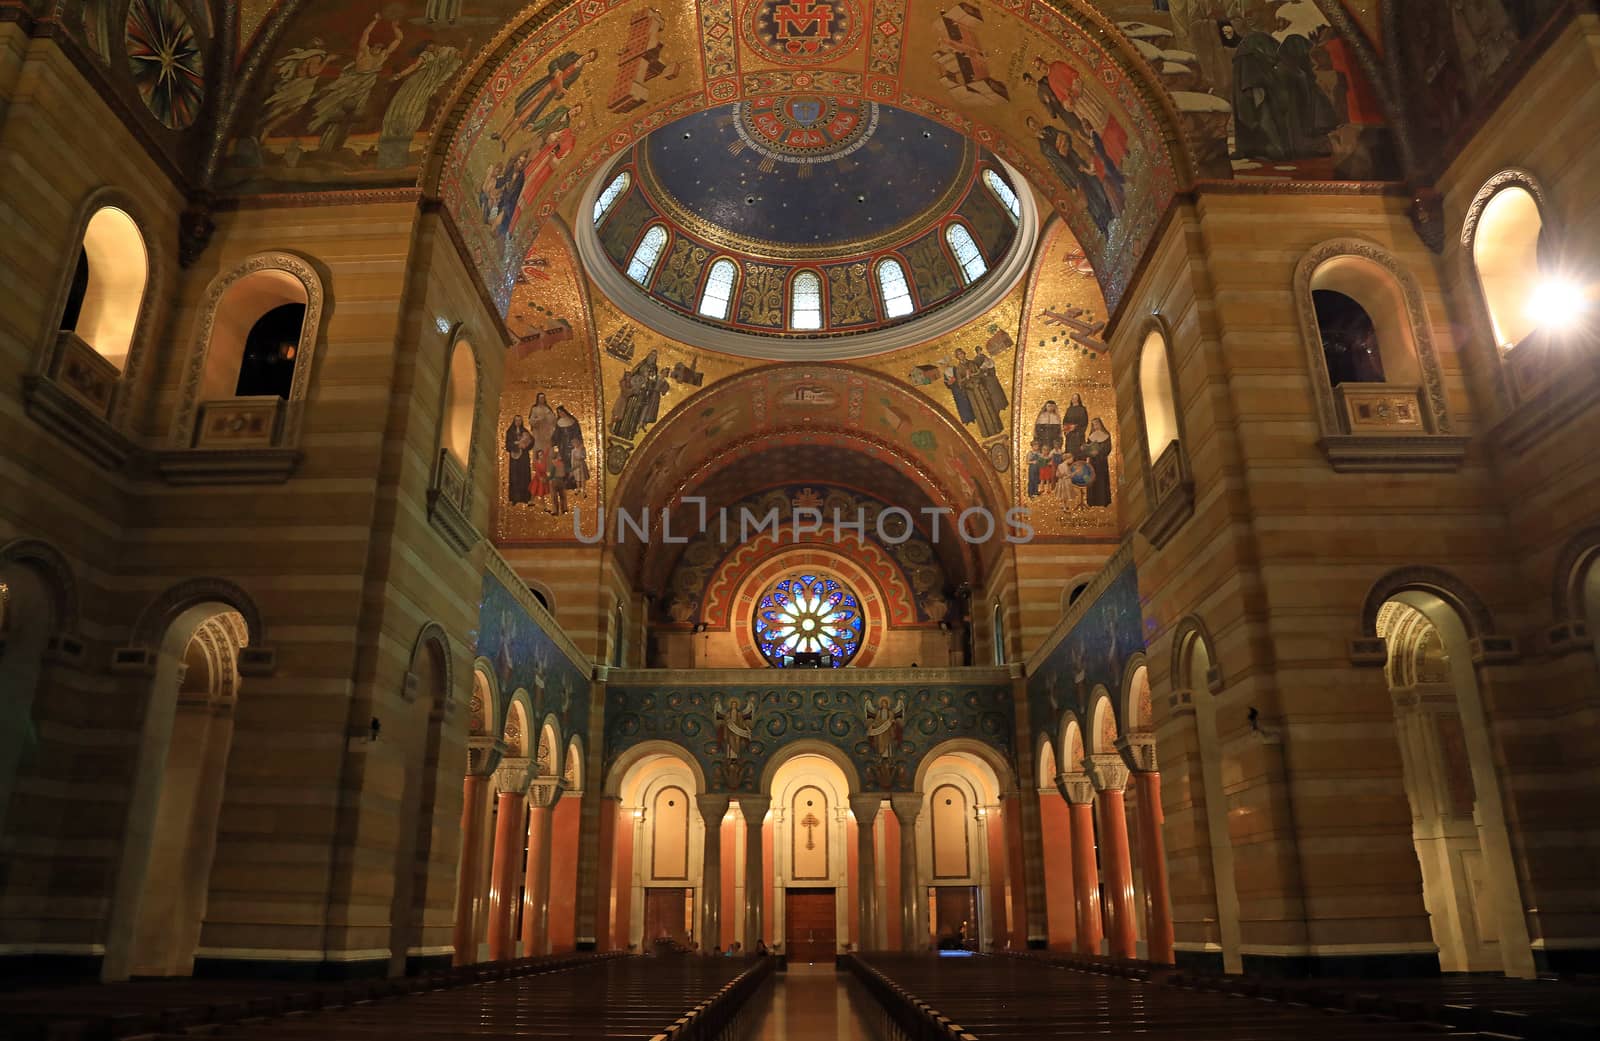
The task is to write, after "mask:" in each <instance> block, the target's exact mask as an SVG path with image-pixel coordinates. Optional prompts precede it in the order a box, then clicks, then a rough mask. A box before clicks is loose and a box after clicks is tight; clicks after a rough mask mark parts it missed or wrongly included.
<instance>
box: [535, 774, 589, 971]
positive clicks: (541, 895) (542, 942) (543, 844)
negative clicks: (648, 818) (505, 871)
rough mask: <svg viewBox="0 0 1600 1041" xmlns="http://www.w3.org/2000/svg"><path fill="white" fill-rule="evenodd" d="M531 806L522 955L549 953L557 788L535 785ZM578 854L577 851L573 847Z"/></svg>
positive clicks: (574, 852) (574, 853)
mask: <svg viewBox="0 0 1600 1041" xmlns="http://www.w3.org/2000/svg"><path fill="white" fill-rule="evenodd" d="M531 795H532V799H531V800H530V805H529V806H528V868H527V873H526V874H525V875H524V876H523V883H522V888H523V905H522V955H523V957H525V958H531V957H535V956H537V955H540V954H549V953H550V859H551V858H550V838H551V834H552V831H553V829H552V827H551V825H552V823H553V821H552V818H553V817H554V815H555V806H554V802H555V798H556V795H555V790H554V787H553V786H552V787H551V788H549V789H547V790H544V791H541V790H540V789H539V788H537V787H536V788H535V789H534V790H533V792H532V793H531ZM573 855H574V856H575V855H576V851H573Z"/></svg>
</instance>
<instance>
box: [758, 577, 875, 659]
mask: <svg viewBox="0 0 1600 1041" xmlns="http://www.w3.org/2000/svg"><path fill="white" fill-rule="evenodd" d="M755 629H756V642H757V643H758V644H759V645H760V647H761V654H762V656H763V657H764V658H766V659H767V661H769V662H771V663H772V664H773V665H775V666H777V667H778V668H780V669H785V668H794V667H797V666H798V667H805V666H811V667H816V668H834V669H837V668H840V667H842V666H844V665H845V664H847V663H848V662H849V661H850V659H851V658H854V657H855V655H856V651H858V650H860V649H861V637H862V634H863V633H864V632H865V620H864V619H863V617H862V614H861V601H860V600H859V599H857V597H856V595H855V593H853V592H851V591H850V589H849V587H847V586H845V585H844V584H843V583H841V582H839V581H838V580H837V579H833V578H829V577H828V576H826V575H806V574H800V575H790V576H789V577H787V578H782V579H779V580H778V581H776V582H774V583H773V584H772V585H770V586H768V587H767V590H766V592H764V593H763V594H761V599H760V600H758V601H757V602H756V617H755Z"/></svg>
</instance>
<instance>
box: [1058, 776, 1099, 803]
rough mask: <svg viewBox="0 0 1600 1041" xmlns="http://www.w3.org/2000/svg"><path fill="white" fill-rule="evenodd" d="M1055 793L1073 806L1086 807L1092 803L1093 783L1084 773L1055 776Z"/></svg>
mask: <svg viewBox="0 0 1600 1041" xmlns="http://www.w3.org/2000/svg"><path fill="white" fill-rule="evenodd" d="M1056 791H1058V792H1060V793H1061V797H1062V798H1063V799H1065V800H1067V802H1069V803H1071V804H1072V805H1073V806H1087V805H1089V804H1090V803H1092V802H1094V782H1093V781H1091V780H1090V779H1089V775H1088V774H1086V773H1065V774H1057V775H1056Z"/></svg>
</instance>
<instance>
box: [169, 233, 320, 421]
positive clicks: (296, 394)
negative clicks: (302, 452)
mask: <svg viewBox="0 0 1600 1041" xmlns="http://www.w3.org/2000/svg"><path fill="white" fill-rule="evenodd" d="M262 271H283V272H287V273H288V274H290V275H293V276H294V277H295V278H296V279H298V280H299V282H300V284H301V286H302V287H303V288H304V289H305V294H306V316H305V321H304V323H303V324H302V326H301V333H300V349H299V352H298V353H297V354H296V356H295V364H294V381H293V383H292V385H291V386H290V389H289V401H288V405H287V408H286V410H285V412H284V417H283V426H282V429H281V432H280V433H279V437H278V443H279V445H281V446H287V447H290V448H292V447H294V446H296V445H298V444H299V443H300V426H301V422H302V420H303V418H304V412H305V402H306V396H307V391H308V390H309V388H310V386H311V373H312V369H313V368H315V366H316V354H317V341H318V340H320V339H321V335H322V307H323V290H322V278H321V276H319V275H318V274H317V272H316V269H315V268H313V267H312V266H311V264H310V262H308V261H307V260H305V259H304V258H302V257H300V256H297V255H295V254H293V253H285V252H281V251H272V252H267V253H257V254H256V255H255V256H252V257H250V258H249V259H247V260H245V261H244V263H242V264H240V265H238V266H237V267H235V268H233V269H232V270H230V271H228V272H226V273H224V274H222V275H219V276H218V277H217V278H215V279H213V280H212V282H211V285H210V286H209V287H207V289H206V296H205V299H204V300H203V301H202V302H201V305H200V307H201V310H200V323H199V328H198V329H197V330H196V332H195V338H194V342H193V343H191V344H190V346H189V358H188V361H187V363H186V364H185V366H184V371H183V377H182V381H181V383H180V387H179V392H178V408H177V412H176V414H175V415H174V417H173V421H172V431H171V437H170V440H171V443H172V446H173V447H174V448H177V449H184V450H187V449H189V448H190V446H191V445H192V444H193V441H194V429H195V419H196V416H197V415H198V413H199V407H200V384H201V382H202V380H203V379H204V376H205V368H206V356H207V355H208V354H209V353H210V350H211V338H212V335H213V334H214V333H215V331H216V324H217V308H218V307H219V306H220V305H221V304H222V300H223V297H225V296H226V295H227V292H228V290H229V289H231V288H233V286H234V285H236V284H237V283H238V282H239V281H240V280H242V279H245V278H248V277H250V276H251V275H254V274H258V273H260V272H262Z"/></svg>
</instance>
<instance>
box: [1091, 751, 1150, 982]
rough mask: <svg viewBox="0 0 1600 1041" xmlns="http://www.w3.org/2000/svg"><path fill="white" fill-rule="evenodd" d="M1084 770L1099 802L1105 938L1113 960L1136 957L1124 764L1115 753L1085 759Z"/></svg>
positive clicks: (1126, 781) (1136, 941)
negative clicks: (1107, 912)
mask: <svg viewBox="0 0 1600 1041" xmlns="http://www.w3.org/2000/svg"><path fill="white" fill-rule="evenodd" d="M1083 765H1084V768H1085V770H1087V772H1088V774H1089V780H1090V782H1091V783H1092V784H1093V785H1094V790H1095V791H1096V792H1097V793H1098V794H1099V802H1100V849H1101V852H1102V853H1103V854H1104V856H1105V865H1104V866H1105V885H1106V887H1107V890H1108V891H1107V893H1106V897H1107V899H1106V909H1107V910H1108V911H1109V912H1110V914H1111V920H1110V921H1109V922H1107V923H1106V937H1107V939H1109V940H1110V941H1111V956H1112V957H1113V958H1137V957H1138V956H1139V930H1138V928H1137V927H1136V926H1135V924H1134V917H1133V916H1134V915H1135V914H1137V913H1138V910H1137V908H1136V905H1137V903H1138V901H1137V900H1135V899H1134V894H1133V857H1132V855H1131V854H1130V853H1129V851H1128V809H1127V807H1126V806H1125V805H1124V804H1123V801H1122V790H1123V789H1124V788H1126V787H1127V786H1128V764H1127V763H1124V762H1123V761H1122V756H1120V755H1118V754H1117V753H1116V752H1103V753H1099V754H1096V755H1091V756H1087V757H1086V758H1085V759H1084V764H1083Z"/></svg>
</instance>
